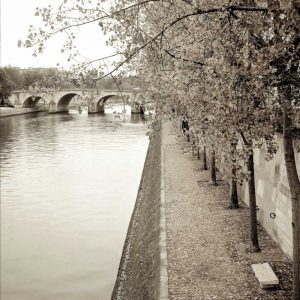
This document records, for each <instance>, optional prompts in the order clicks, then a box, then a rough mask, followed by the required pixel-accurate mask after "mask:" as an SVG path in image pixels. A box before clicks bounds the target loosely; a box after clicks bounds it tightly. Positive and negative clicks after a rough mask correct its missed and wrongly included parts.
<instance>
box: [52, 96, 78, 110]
mask: <svg viewBox="0 0 300 300" xmlns="http://www.w3.org/2000/svg"><path fill="white" fill-rule="evenodd" d="M75 96H80V95H79V94H77V93H68V94H65V95H63V96H62V97H61V98H60V99H59V100H58V102H57V110H58V111H68V110H69V104H70V102H71V100H72V99H73V98H74V97H75Z"/></svg>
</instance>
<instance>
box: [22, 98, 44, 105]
mask: <svg viewBox="0 0 300 300" xmlns="http://www.w3.org/2000/svg"><path fill="white" fill-rule="evenodd" d="M41 99H42V97H41V96H30V97H28V98H26V99H25V101H24V102H23V105H22V106H23V108H35V107H36V105H37V104H38V102H39V101H40V100H41Z"/></svg>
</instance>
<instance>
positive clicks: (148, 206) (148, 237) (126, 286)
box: [112, 128, 162, 300]
mask: <svg viewBox="0 0 300 300" xmlns="http://www.w3.org/2000/svg"><path fill="white" fill-rule="evenodd" d="M160 222H161V130H160V128H158V129H156V130H155V136H152V137H151V140H150V144H149V149H148V152H147V156H146V160H145V164H144V170H143V174H142V178H141V182H140V186H139V190H138V195H137V200H136V204H135V208H134V211H133V213H132V217H131V221H130V224H129V228H128V232H127V237H126V241H125V244H124V248H123V254H122V258H121V262H120V266H119V272H118V276H117V281H116V284H115V287H114V291H113V294H112V299H113V300H115V299H118V300H121V299H135V300H138V299H143V300H147V299H159V298H160V297H161V249H162V248H161V242H160V239H161V226H160Z"/></svg>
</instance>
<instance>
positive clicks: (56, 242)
mask: <svg viewBox="0 0 300 300" xmlns="http://www.w3.org/2000/svg"><path fill="white" fill-rule="evenodd" d="M126 118H128V119H129V120H131V116H130V114H128V115H127V116H126ZM113 120H114V114H112V113H109V112H108V113H106V114H105V115H87V113H86V111H84V110H83V111H82V112H81V114H79V113H78V111H77V110H73V111H70V113H69V114H56V115H55V114H54V115H49V114H38V115H23V116H18V117H10V118H3V119H0V126H1V134H0V142H1V153H0V154H1V262H2V263H1V286H2V288H1V299H2V300H16V299H17V300H27V299H30V300H35V299H39V300H40V299H64V300H68V299H70V300H77V299H78V300H79V299H80V300H81V299H82V300H85V299H89V300H93V299H101V300H102V299H109V298H110V293H111V290H112V287H113V284H114V280H115V277H116V274H117V268H118V264H119V259H120V255H121V251H122V247H123V243H124V239H125V235H126V230H127V226H128V223H129V219H130V215H131V212H132V209H133V206H134V201H135V196H136V192H137V188H138V184H139V180H140V175H141V172H142V167H143V162H144V158H145V153H146V150H147V145H148V138H147V137H146V135H145V132H146V128H145V126H143V123H142V122H143V120H142V119H139V117H138V116H137V117H135V116H134V121H130V122H129V123H126V124H123V125H122V126H116V125H115V123H113V122H112V121H113Z"/></svg>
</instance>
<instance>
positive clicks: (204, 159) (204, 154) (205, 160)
mask: <svg viewBox="0 0 300 300" xmlns="http://www.w3.org/2000/svg"><path fill="white" fill-rule="evenodd" d="M203 169H204V170H208V168H207V158H206V147H205V146H203Z"/></svg>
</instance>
